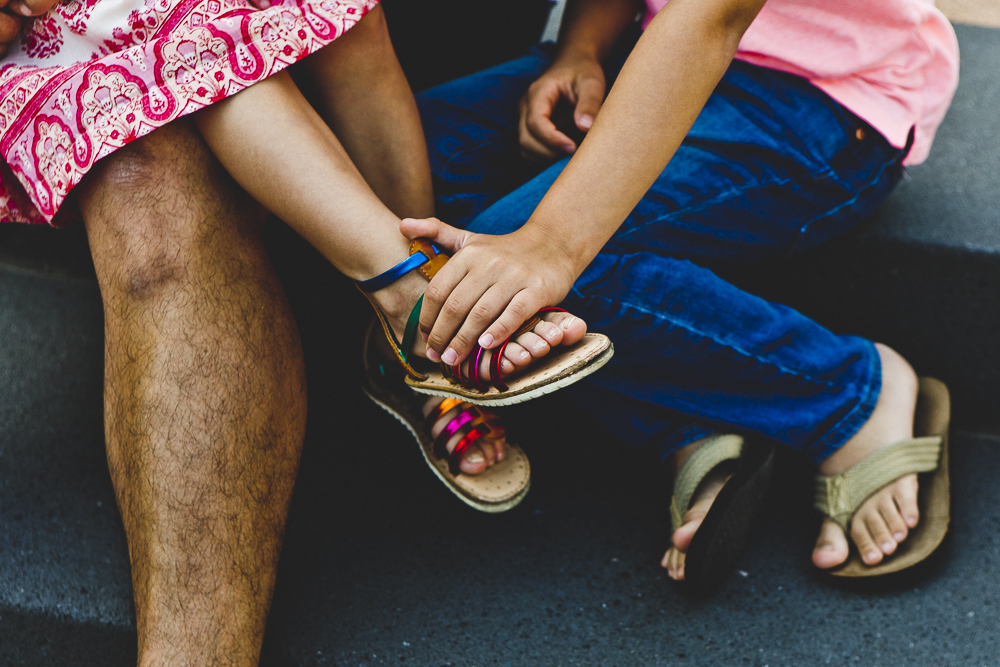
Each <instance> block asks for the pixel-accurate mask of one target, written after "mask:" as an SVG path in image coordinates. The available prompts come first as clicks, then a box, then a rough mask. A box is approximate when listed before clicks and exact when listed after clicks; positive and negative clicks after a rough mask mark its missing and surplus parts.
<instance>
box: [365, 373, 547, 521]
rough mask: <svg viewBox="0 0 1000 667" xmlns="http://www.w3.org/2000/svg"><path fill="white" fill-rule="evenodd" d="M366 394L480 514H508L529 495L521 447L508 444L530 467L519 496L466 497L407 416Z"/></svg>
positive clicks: (442, 477)
mask: <svg viewBox="0 0 1000 667" xmlns="http://www.w3.org/2000/svg"><path fill="white" fill-rule="evenodd" d="M365 394H366V395H367V396H368V398H370V399H371V400H372V401H374V402H375V404H376V405H378V406H379V407H381V408H382V409H383V410H385V411H386V412H388V413H389V414H390V415H392V416H393V417H395V418H396V419H397V420H398V421H399V423H401V424H402V425H403V426H405V427H406V430H408V431H409V432H410V434H411V435H412V436H413V438H414V440H416V441H417V443H418V444H419V445H420V453H421V455H422V456H423V457H424V461H425V462H426V463H427V466H428V467H429V468H430V469H431V472H433V473H434V475H435V476H436V477H437V478H438V479H440V480H441V482H442V483H443V484H444V485H445V487H447V489H448V490H449V491H451V492H452V493H453V494H454V495H455V496H456V497H457V498H458V499H459V500H461V501H462V502H463V503H465V504H466V505H468V506H469V507H472V508H473V509H477V510H479V511H480V512H486V513H487V514H499V513H500V512H506V511H508V510H511V509H513V508H515V507H517V506H518V505H519V504H520V503H521V501H522V500H524V498H525V497H526V496H527V495H528V490H529V489H531V468H530V467H528V459H527V457H526V456H525V455H524V452H523V451H521V448H520V447H518V446H516V445H512V444H510V443H507V447H508V449H509V450H511V453H512V454H513V453H514V452H517V453H519V454H520V456H521V457H523V458H524V462H525V466H526V467H528V479H527V481H526V482H525V484H524V488H522V489H521V490H520V491H518V492H517V494H516V495H514V496H513V497H511V498H509V499H507V500H503V501H499V502H486V501H483V500H480V499H476V498H472V497H470V496H468V495H466V493H465V490H464V489H462V488H461V487H458V486H456V485H455V483H454V481H453V479H452V478H451V477H450V475H451V473H448V472H444V471H442V470H440V469H439V468H438V466H437V465H436V459H435V458H434V457H433V456H432V455H431V453H430V452H429V450H430V449H433V443H425V442H424V438H423V437H422V436H421V434H420V433H419V432H418V431H417V430H416V429H415V428H414V427H413V426H412V424H411V423H410V421H409V420H408V419H407V418H406V416H404V415H403V414H401V413H399V412H397V411H396V410H395V409H394V408H393V407H392V406H390V405H389V404H387V403H385V402H384V401H382V400H381V399H379V398H378V397H377V396H375V395H374V394H373V393H372V392H370V391H369V390H368V389H365ZM508 462H510V463H513V461H512V460H511V459H510V458H507V459H504V461H502V462H501V463H498V464H497V465H504V464H508ZM488 472H489V470H487V471H484V472H483V473H482V474H483V475H485V474H487V473H488ZM475 477H481V475H476V476H475Z"/></svg>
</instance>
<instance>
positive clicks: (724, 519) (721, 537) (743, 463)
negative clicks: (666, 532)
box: [683, 440, 775, 597]
mask: <svg viewBox="0 0 1000 667" xmlns="http://www.w3.org/2000/svg"><path fill="white" fill-rule="evenodd" d="M774 466H775V448H774V447H773V446H772V445H768V444H763V443H759V442H754V441H750V440H748V441H747V442H746V444H745V445H744V447H743V454H742V456H741V457H740V465H739V468H737V470H736V472H735V473H734V474H733V476H732V477H730V478H729V481H727V482H726V484H725V486H723V487H722V490H721V491H720V492H719V495H718V496H716V498H715V501H714V502H713V503H712V507H711V509H709V511H708V514H706V515H705V519H704V520H703V521H702V524H701V526H700V527H699V528H698V532H696V533H695V535H694V538H693V539H692V540H691V545H690V546H689V547H688V551H687V554H686V555H685V557H684V582H683V583H684V588H685V589H686V590H687V591H688V592H689V593H690V594H691V595H693V596H695V597H707V596H709V595H711V594H712V593H714V592H715V591H716V590H718V588H719V586H721V585H722V582H723V581H724V580H725V578H726V577H727V576H728V575H729V573H730V572H732V571H733V570H734V569H735V568H736V564H737V563H738V562H739V559H740V556H742V555H743V552H744V551H745V550H746V547H747V544H748V543H749V541H750V535H751V533H752V532H753V528H754V525H755V524H756V522H757V519H758V518H759V516H760V514H761V511H762V510H763V507H764V502H765V500H766V499H767V493H768V489H769V487H770V483H771V476H772V474H773V473H774Z"/></svg>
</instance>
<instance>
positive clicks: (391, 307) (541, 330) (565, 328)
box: [371, 273, 587, 475]
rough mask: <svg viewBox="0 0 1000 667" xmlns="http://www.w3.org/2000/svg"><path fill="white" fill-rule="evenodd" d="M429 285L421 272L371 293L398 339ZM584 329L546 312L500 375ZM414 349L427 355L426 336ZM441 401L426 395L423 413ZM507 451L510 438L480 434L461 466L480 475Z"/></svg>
mask: <svg viewBox="0 0 1000 667" xmlns="http://www.w3.org/2000/svg"><path fill="white" fill-rule="evenodd" d="M426 287H427V281H426V280H425V279H424V278H423V277H422V276H420V275H419V274H417V273H411V274H409V275H406V276H404V277H403V278H401V279H399V280H398V281H396V282H395V283H393V284H392V285H390V286H389V287H386V288H385V289H382V290H379V291H377V292H375V293H373V294H372V295H371V296H372V297H374V298H375V300H376V302H378V304H379V306H380V307H381V308H382V310H383V312H384V313H385V314H386V315H387V317H388V318H389V322H390V324H391V325H392V328H393V331H394V333H395V335H396V340H402V338H403V331H404V329H405V327H406V320H407V318H408V317H409V315H410V311H411V310H412V309H413V306H414V305H415V304H416V302H417V299H418V298H420V296H421V295H422V294H423V291H424V288H426ZM585 333H587V324H586V323H585V322H584V321H583V320H581V319H580V318H579V317H576V316H574V315H571V314H569V313H561V312H551V313H545V314H544V315H543V317H542V321H541V322H539V323H538V324H536V325H535V327H534V329H532V330H531V331H529V332H527V333H524V334H521V335H520V336H518V337H517V338H516V339H514V340H512V341H511V342H510V344H509V345H508V346H507V348H506V349H505V350H504V356H503V359H501V360H500V375H501V376H502V377H504V378H507V377H508V376H510V375H514V374H517V373H519V372H521V371H523V370H525V369H527V368H529V367H530V366H531V364H532V363H534V362H535V361H536V360H538V359H540V358H542V357H544V356H545V355H547V354H548V353H549V352H550V351H551V350H552V348H553V347H556V346H558V345H573V344H574V343H577V342H579V341H580V339H581V338H583V335H584V334H585ZM412 352H413V353H414V354H416V355H417V356H419V357H424V358H426V356H427V346H426V343H425V342H424V341H423V340H418V341H416V342H415V343H414V344H413V350H412ZM492 355H493V351H492V350H490V351H487V353H486V354H484V355H483V357H482V359H481V360H480V368H479V376H480V377H481V378H482V379H483V380H484V381H487V382H488V381H489V380H490V359H491V358H492ZM470 363H472V362H471V360H469V359H467V360H466V361H465V362H464V364H463V373H465V374H466V376H469V375H470V374H469V364H470ZM441 401H442V399H441V398H439V397H431V398H429V399H427V401H426V402H425V403H424V405H423V412H424V415H425V416H426V415H428V414H430V412H431V410H433V409H434V408H435V407H436V406H437V405H438V404H439V403H440V402H441ZM480 410H481V411H482V412H484V413H487V412H488V410H487V409H486V408H480ZM454 416H455V415H454V414H451V412H449V413H445V414H443V415H442V416H441V417H440V418H439V419H438V420H437V421H436V422H435V423H434V425H433V427H432V428H431V435H433V436H437V434H438V433H440V432H441V430H442V429H443V428H444V427H445V426H447V425H448V423H449V422H450V421H451V420H452V418H453V417H454ZM460 440H461V437H459V436H458V435H456V436H455V437H453V438H452V441H451V442H449V443H448V446H447V449H448V451H449V452H451V451H452V450H453V449H454V448H455V446H456V445H457V444H458V442H459V441H460ZM506 452H507V442H506V440H505V439H503V438H499V439H491V438H486V437H484V438H481V439H480V440H479V441H477V442H476V443H474V444H473V445H472V446H470V447H469V448H468V449H467V450H466V451H465V453H464V454H463V455H462V459H461V461H460V463H459V468H460V469H461V471H462V472H463V473H465V474H468V475H477V474H479V473H482V472H483V471H485V470H486V469H487V468H489V467H490V466H492V465H494V464H496V463H499V462H500V461H503V459H504V457H505V456H506Z"/></svg>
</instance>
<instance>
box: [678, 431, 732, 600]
mask: <svg viewBox="0 0 1000 667" xmlns="http://www.w3.org/2000/svg"><path fill="white" fill-rule="evenodd" d="M700 446H701V443H700V442H699V443H695V444H692V445H688V446H686V447H682V448H681V449H679V450H678V451H677V453H676V454H674V461H673V463H674V473H675V475H676V473H677V471H679V470H680V469H681V466H682V465H683V464H684V462H685V461H686V460H687V459H688V457H689V456H691V454H693V453H694V452H695V451H696V450H697V449H698V448H699V447H700ZM734 469H735V462H731V463H727V464H723V465H719V466H717V467H716V468H715V469H714V470H712V472H710V473H709V474H708V475H706V476H705V479H704V480H702V482H701V483H700V484H699V485H698V488H697V490H696V491H695V492H694V496H692V498H691V504H690V505H689V506H688V509H687V511H686V512H685V513H684V524H683V525H682V526H681V527H680V528H678V529H677V530H675V531H674V534H673V538H672V542H673V546H671V547H670V548H669V549H667V553H665V554H664V555H663V559H662V560H661V561H660V565H661V566H663V567H664V568H666V570H667V574H668V575H669V576H670V578H671V579H674V580H675V581H683V580H684V558H685V555H686V554H687V550H688V547H689V546H690V545H691V540H692V539H694V535H695V533H696V532H698V528H699V527H701V522H702V521H703V520H704V518H705V515H706V514H708V510H710V509H711V508H712V503H713V502H714V501H715V498H716V496H718V495H719V492H720V491H722V487H723V486H725V484H726V482H727V481H728V480H729V478H730V477H732V476H733V471H734Z"/></svg>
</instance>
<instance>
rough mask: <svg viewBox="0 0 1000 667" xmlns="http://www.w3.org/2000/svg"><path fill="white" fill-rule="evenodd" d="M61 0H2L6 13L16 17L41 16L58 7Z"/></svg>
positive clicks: (0, 4) (0, 5) (0, 1)
mask: <svg viewBox="0 0 1000 667" xmlns="http://www.w3.org/2000/svg"><path fill="white" fill-rule="evenodd" d="M58 2H59V0H9V2H8V1H7V0H0V7H3V9H4V12H6V13H8V14H13V15H15V16H24V17H26V18H27V17H31V16H41V15H42V14H44V13H46V12H47V11H49V10H50V9H52V8H53V7H55V6H56V4H57V3H58Z"/></svg>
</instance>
